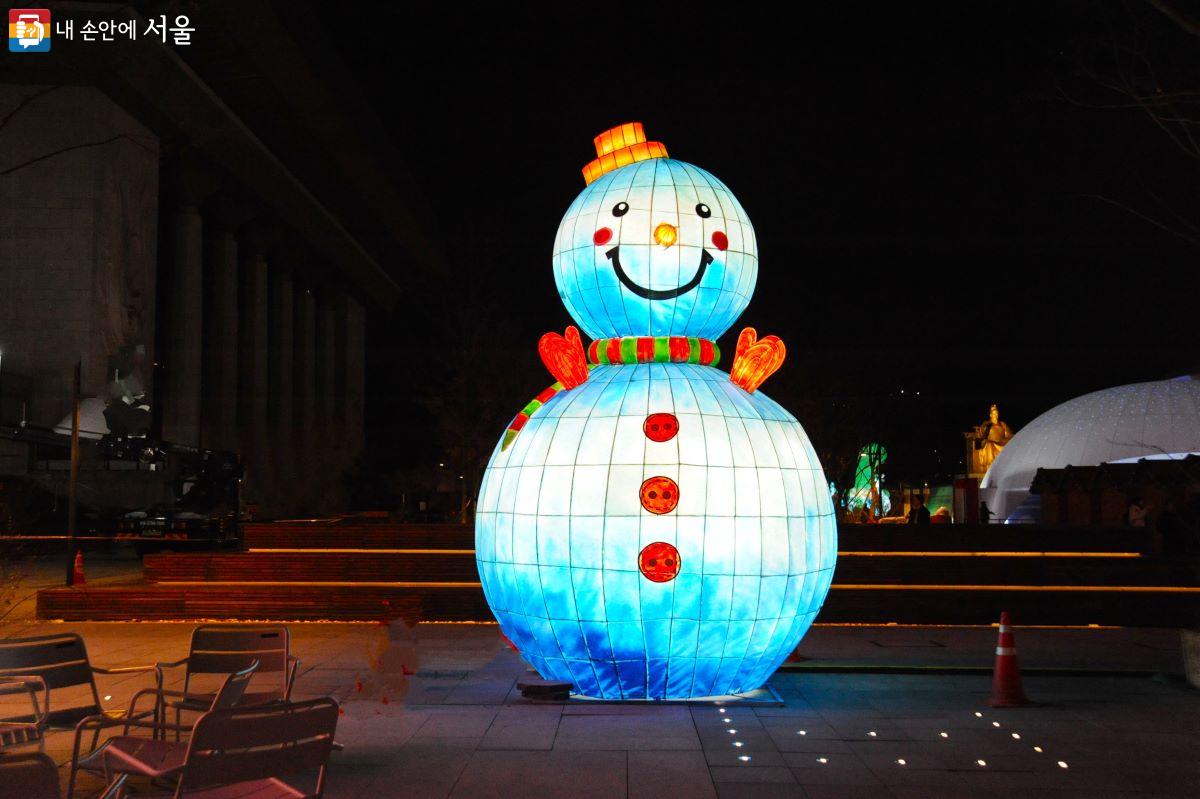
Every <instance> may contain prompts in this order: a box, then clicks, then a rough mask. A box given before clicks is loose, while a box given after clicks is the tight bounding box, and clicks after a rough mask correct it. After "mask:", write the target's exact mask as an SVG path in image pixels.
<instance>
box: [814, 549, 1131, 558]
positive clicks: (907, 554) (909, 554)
mask: <svg viewBox="0 0 1200 799" xmlns="http://www.w3.org/2000/svg"><path fill="white" fill-rule="evenodd" d="M838 557H839V558H872V557H880V558H887V557H892V558H1140V557H1142V554H1141V553H1140V552H965V551H964V552H957V551H954V552H952V551H947V552H921V551H907V550H905V551H899V550H898V551H894V552H888V551H883V552H867V551H861V552H838Z"/></svg>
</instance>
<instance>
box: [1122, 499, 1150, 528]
mask: <svg viewBox="0 0 1200 799" xmlns="http://www.w3.org/2000/svg"><path fill="white" fill-rule="evenodd" d="M1149 517H1150V506H1149V505H1147V504H1146V501H1145V500H1143V499H1142V498H1141V497H1134V500H1133V502H1131V503H1129V510H1127V511H1126V512H1125V523H1126V524H1128V525H1129V526H1130V527H1145V526H1146V521H1147V519H1148V518H1149Z"/></svg>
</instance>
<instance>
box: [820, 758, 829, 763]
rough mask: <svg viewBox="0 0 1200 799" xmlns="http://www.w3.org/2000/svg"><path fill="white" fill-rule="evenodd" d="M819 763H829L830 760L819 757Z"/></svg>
mask: <svg viewBox="0 0 1200 799" xmlns="http://www.w3.org/2000/svg"><path fill="white" fill-rule="evenodd" d="M817 762H818V763H828V762H829V758H827V757H818V758H817Z"/></svg>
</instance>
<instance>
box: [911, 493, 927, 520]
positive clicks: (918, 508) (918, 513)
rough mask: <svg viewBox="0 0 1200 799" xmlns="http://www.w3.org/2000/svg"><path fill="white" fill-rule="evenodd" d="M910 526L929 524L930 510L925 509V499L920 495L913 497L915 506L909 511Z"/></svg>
mask: <svg viewBox="0 0 1200 799" xmlns="http://www.w3.org/2000/svg"><path fill="white" fill-rule="evenodd" d="M908 523H909V524H929V508H927V507H925V498H924V497H922V496H920V495H919V494H918V495H917V496H915V497H913V506H912V508H911V509H910V510H909V511H908Z"/></svg>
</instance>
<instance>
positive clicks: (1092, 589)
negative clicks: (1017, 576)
mask: <svg viewBox="0 0 1200 799" xmlns="http://www.w3.org/2000/svg"><path fill="white" fill-rule="evenodd" d="M831 587H832V588H833V589H834V590H837V589H841V590H843V591H846V590H851V591H1067V592H1077V593H1104V592H1108V591H1113V592H1119V593H1138V594H1157V593H1165V594H1200V587H1197V586H1183V585H921V584H912V585H892V584H888V583H834V584H833V585H832V586H831Z"/></svg>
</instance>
